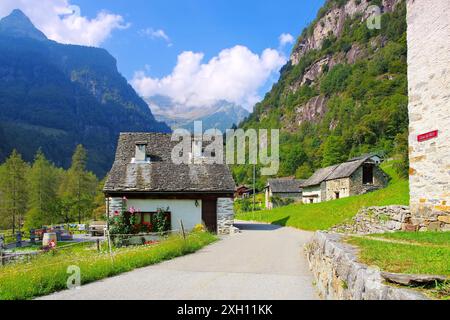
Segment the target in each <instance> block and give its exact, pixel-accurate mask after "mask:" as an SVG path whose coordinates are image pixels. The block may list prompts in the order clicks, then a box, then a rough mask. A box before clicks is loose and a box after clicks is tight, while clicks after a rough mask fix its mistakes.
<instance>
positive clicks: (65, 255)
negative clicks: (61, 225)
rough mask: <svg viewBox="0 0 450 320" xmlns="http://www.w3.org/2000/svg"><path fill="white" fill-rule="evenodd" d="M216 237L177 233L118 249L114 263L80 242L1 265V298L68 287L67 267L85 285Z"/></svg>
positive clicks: (190, 250)
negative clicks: (152, 242)
mask: <svg viewBox="0 0 450 320" xmlns="http://www.w3.org/2000/svg"><path fill="white" fill-rule="evenodd" d="M216 240H217V237H216V236H214V235H212V234H210V233H206V232H197V233H192V234H190V235H188V237H187V238H186V241H185V240H183V238H182V237H180V236H178V235H174V236H171V237H169V238H168V239H167V240H164V241H162V242H160V243H159V244H156V245H152V246H143V247H142V246H141V247H131V248H123V249H117V250H115V251H114V262H112V261H111V258H110V256H109V254H108V252H107V251H106V250H105V251H104V252H97V250H96V249H95V245H94V246H92V245H91V244H86V243H85V244H82V245H80V246H75V247H74V248H72V249H70V250H62V251H60V252H56V253H48V254H44V255H41V256H39V257H37V258H36V259H34V260H32V261H31V262H30V263H20V264H14V265H9V266H5V267H3V268H0V299H2V300H24V299H31V298H34V297H38V296H43V295H47V294H50V293H53V292H56V291H59V290H64V289H66V288H67V279H68V277H69V274H68V273H67V268H68V267H69V266H72V265H73V266H77V267H79V268H80V271H81V284H87V283H90V282H93V281H97V280H100V279H103V278H107V277H111V276H114V275H117V274H120V273H123V272H127V271H131V270H133V269H136V268H140V267H145V266H148V265H151V264H155V263H158V262H161V261H164V260H169V259H172V258H175V257H178V256H182V255H185V254H189V253H193V252H195V251H197V250H199V249H201V248H203V247H204V246H206V245H208V244H210V243H212V242H214V241H216Z"/></svg>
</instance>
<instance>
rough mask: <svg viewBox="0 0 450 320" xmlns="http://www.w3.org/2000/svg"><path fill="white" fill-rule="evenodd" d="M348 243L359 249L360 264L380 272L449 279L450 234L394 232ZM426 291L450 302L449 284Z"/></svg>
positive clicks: (351, 240)
mask: <svg viewBox="0 0 450 320" xmlns="http://www.w3.org/2000/svg"><path fill="white" fill-rule="evenodd" d="M377 238H378V239H379V240H378V239H377ZM382 240H385V241H382ZM386 240H388V241H392V242H386ZM347 241H348V242H349V243H351V244H353V245H356V246H358V247H359V248H360V254H359V259H360V261H361V262H363V263H365V264H367V265H375V266H378V267H380V268H381V270H383V271H387V272H394V273H408V274H431V275H444V276H448V277H450V232H423V233H422V232H420V233H417V232H411V233H406V232H397V233H392V234H381V235H370V236H364V237H349V238H348V239H347ZM398 241H401V242H400V243H399V242H398ZM449 279H450V278H449ZM422 289H425V288H422ZM427 289H428V290H426V291H425V293H427V294H430V295H432V296H434V297H438V298H442V299H450V281H449V282H448V283H447V284H441V285H438V286H437V287H433V288H427Z"/></svg>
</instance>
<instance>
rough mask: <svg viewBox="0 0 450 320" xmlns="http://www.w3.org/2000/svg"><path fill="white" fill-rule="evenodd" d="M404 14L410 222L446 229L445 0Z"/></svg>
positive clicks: (411, 4) (448, 56) (449, 139)
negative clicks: (406, 39) (406, 42)
mask: <svg viewBox="0 0 450 320" xmlns="http://www.w3.org/2000/svg"><path fill="white" fill-rule="evenodd" d="M407 9H408V14H407V22H408V85H409V121H410V127H409V158H410V171H409V174H410V179H409V181H410V195H411V201H410V204H411V213H412V215H413V219H412V222H413V224H415V225H416V226H418V227H419V228H420V229H421V230H426V229H429V230H436V229H444V230H450V1H449V0H408V1H407Z"/></svg>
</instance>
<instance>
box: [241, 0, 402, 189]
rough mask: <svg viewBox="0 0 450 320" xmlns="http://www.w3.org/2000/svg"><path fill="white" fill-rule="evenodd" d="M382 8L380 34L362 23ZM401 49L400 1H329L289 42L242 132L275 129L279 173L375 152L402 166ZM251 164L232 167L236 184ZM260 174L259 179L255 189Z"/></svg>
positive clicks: (245, 179) (308, 170) (306, 172)
mask: <svg viewBox="0 0 450 320" xmlns="http://www.w3.org/2000/svg"><path fill="white" fill-rule="evenodd" d="M371 5H377V6H379V8H380V9H381V12H382V17H381V29H370V28H368V26H367V23H366V21H367V17H368V16H369V15H370V14H369V13H368V10H367V9H368V8H369V6H371ZM406 55H407V46H406V4H405V1H404V0H376V1H373V0H372V1H370V0H328V1H327V2H326V3H325V5H324V7H323V8H322V9H321V10H320V11H319V13H318V16H317V18H316V20H315V21H314V22H313V23H311V25H310V26H309V27H308V28H306V29H305V30H304V31H303V33H302V34H301V36H300V37H299V39H298V41H297V44H296V45H295V47H294V49H293V52H292V55H291V59H290V61H289V62H288V63H287V64H286V65H285V66H284V67H283V68H282V70H281V76H280V79H279V81H278V83H276V84H275V85H274V86H273V88H272V90H271V91H270V92H269V93H267V95H266V96H265V98H264V100H263V101H261V102H260V103H258V104H257V105H256V106H255V110H254V112H253V113H252V114H251V115H250V116H249V117H248V118H247V119H246V120H245V121H244V122H243V123H241V124H240V127H242V128H245V129H246V128H278V129H281V141H280V145H281V164H280V165H281V168H280V171H279V174H278V175H279V176H290V175H296V176H297V177H298V178H307V177H309V176H310V175H311V174H312V173H313V171H314V170H315V169H317V168H320V167H324V166H328V165H332V164H335V163H338V162H341V161H345V160H347V159H349V158H352V157H354V156H357V155H360V154H363V153H367V152H372V151H377V152H381V153H383V154H385V155H387V156H396V157H398V158H399V159H400V162H399V163H400V165H399V171H400V172H401V173H403V174H404V171H405V168H406V166H407V164H406V162H407V156H406V152H407V128H408V114H407V105H408V97H407V77H406V72H407V61H406ZM251 172H252V170H251V167H249V166H236V167H234V175H235V178H236V180H237V181H239V182H240V183H249V182H250V178H251ZM264 180H265V177H259V179H258V182H259V186H260V187H261V186H262V185H263V183H264Z"/></svg>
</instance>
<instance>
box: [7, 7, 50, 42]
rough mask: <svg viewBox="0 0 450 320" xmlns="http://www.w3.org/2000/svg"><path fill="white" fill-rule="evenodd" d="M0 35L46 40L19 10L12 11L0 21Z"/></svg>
mask: <svg viewBox="0 0 450 320" xmlns="http://www.w3.org/2000/svg"><path fill="white" fill-rule="evenodd" d="M0 34H5V35H8V36H12V37H16V38H33V39H37V40H47V37H46V36H45V34H43V33H42V32H41V31H39V30H38V29H37V28H36V27H35V26H34V24H33V23H32V22H31V20H30V19H29V18H28V17H27V16H26V15H25V14H24V13H23V12H22V11H21V10H19V9H14V10H13V11H12V12H11V13H10V14H9V15H8V16H6V17H4V18H3V19H1V20H0Z"/></svg>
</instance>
